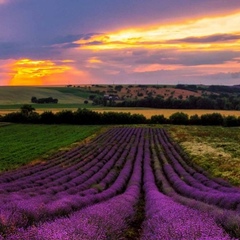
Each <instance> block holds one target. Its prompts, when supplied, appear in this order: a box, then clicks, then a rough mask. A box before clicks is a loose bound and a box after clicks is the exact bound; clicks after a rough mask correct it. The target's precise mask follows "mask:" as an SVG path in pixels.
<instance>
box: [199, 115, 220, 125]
mask: <svg viewBox="0 0 240 240" xmlns="http://www.w3.org/2000/svg"><path fill="white" fill-rule="evenodd" d="M223 121H224V119H223V116H222V115H221V114H220V113H211V114H203V115H202V116H201V122H202V124H203V125H223Z"/></svg>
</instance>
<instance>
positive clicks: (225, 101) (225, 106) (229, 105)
mask: <svg viewBox="0 0 240 240" xmlns="http://www.w3.org/2000/svg"><path fill="white" fill-rule="evenodd" d="M115 106H116V107H149V108H163V109H216V110H240V95H239V96H225V95H216V94H211V95H209V96H202V97H195V96H190V97H189V98H187V99H182V98H181V97H180V98H178V99H177V98H173V97H169V98H167V99H164V98H163V97H159V96H158V97H155V98H153V97H146V98H144V99H137V100H126V101H122V102H118V103H116V104H115Z"/></svg>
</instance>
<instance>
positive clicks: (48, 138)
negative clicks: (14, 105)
mask: <svg viewBox="0 0 240 240" xmlns="http://www.w3.org/2000/svg"><path fill="white" fill-rule="evenodd" d="M101 129H102V127H100V126H67V125H31V124H29V125H25V124H8V125H6V124H5V125H4V124H2V125H0V153H1V154H0V171H6V170H9V169H14V168H17V167H20V166H23V165H25V164H28V163H30V162H32V161H34V162H38V161H43V160H44V159H45V158H46V157H47V156H49V155H51V154H53V153H54V152H56V151H59V150H63V149H64V148H65V147H71V146H74V145H75V144H76V143H79V142H81V141H82V140H84V139H86V138H87V137H90V136H94V135H95V134H96V133H98V132H99V131H100V130H101ZM74 143H75V144H74Z"/></svg>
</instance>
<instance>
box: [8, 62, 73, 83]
mask: <svg viewBox="0 0 240 240" xmlns="http://www.w3.org/2000/svg"><path fill="white" fill-rule="evenodd" d="M71 69H72V68H71V67H70V66H67V65H62V64H59V65H57V64H56V63H55V62H52V61H50V60H31V59H21V60H18V61H16V62H15V63H14V64H13V65H12V69H11V72H12V75H13V77H12V79H11V80H10V85H42V84H43V83H44V82H45V80H44V79H46V78H48V79H49V77H51V76H53V75H55V74H58V75H61V74H64V73H66V72H67V71H70V70H71ZM49 81H50V79H49ZM50 83H51V81H50Z"/></svg>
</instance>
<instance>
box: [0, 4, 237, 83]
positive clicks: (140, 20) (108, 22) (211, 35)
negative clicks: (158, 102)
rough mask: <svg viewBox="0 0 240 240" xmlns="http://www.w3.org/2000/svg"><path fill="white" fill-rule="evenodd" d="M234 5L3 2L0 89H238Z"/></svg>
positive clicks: (0, 15)
mask: <svg viewBox="0 0 240 240" xmlns="http://www.w3.org/2000/svg"><path fill="white" fill-rule="evenodd" d="M239 10H240V2H239V0H231V1H229V0H223V1H219V0H211V1H194V2H193V1H192V0H181V1H179V0H173V1H162V0H160V1H159V0H149V1H128V0H122V1H112V0H102V1H96V0H88V1H84V0H78V1H75V0H74V1H65V0H50V1H49V0H41V1H39V0H0V22H1V24H0V85H6V84H12V85H14V84H16V85H27V84H30V85H31V84H38V85H41V84H71V83H74V84H82V83H107V84H108V83H112V82H115V83H146V84H147V83H156V82H159V83H161V82H162V83H178V82H179V81H180V82H189V83H192V82H193V83H197V81H199V82H201V83H208V84H209V83H211V81H213V82H214V83H216V82H217V81H218V80H217V79H218V78H219V84H220V83H221V84H222V83H228V84H231V83H235V81H236V80H237V79H239V77H238V76H239V69H240V31H239V22H240V14H239V12H240V11H239Z"/></svg>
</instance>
